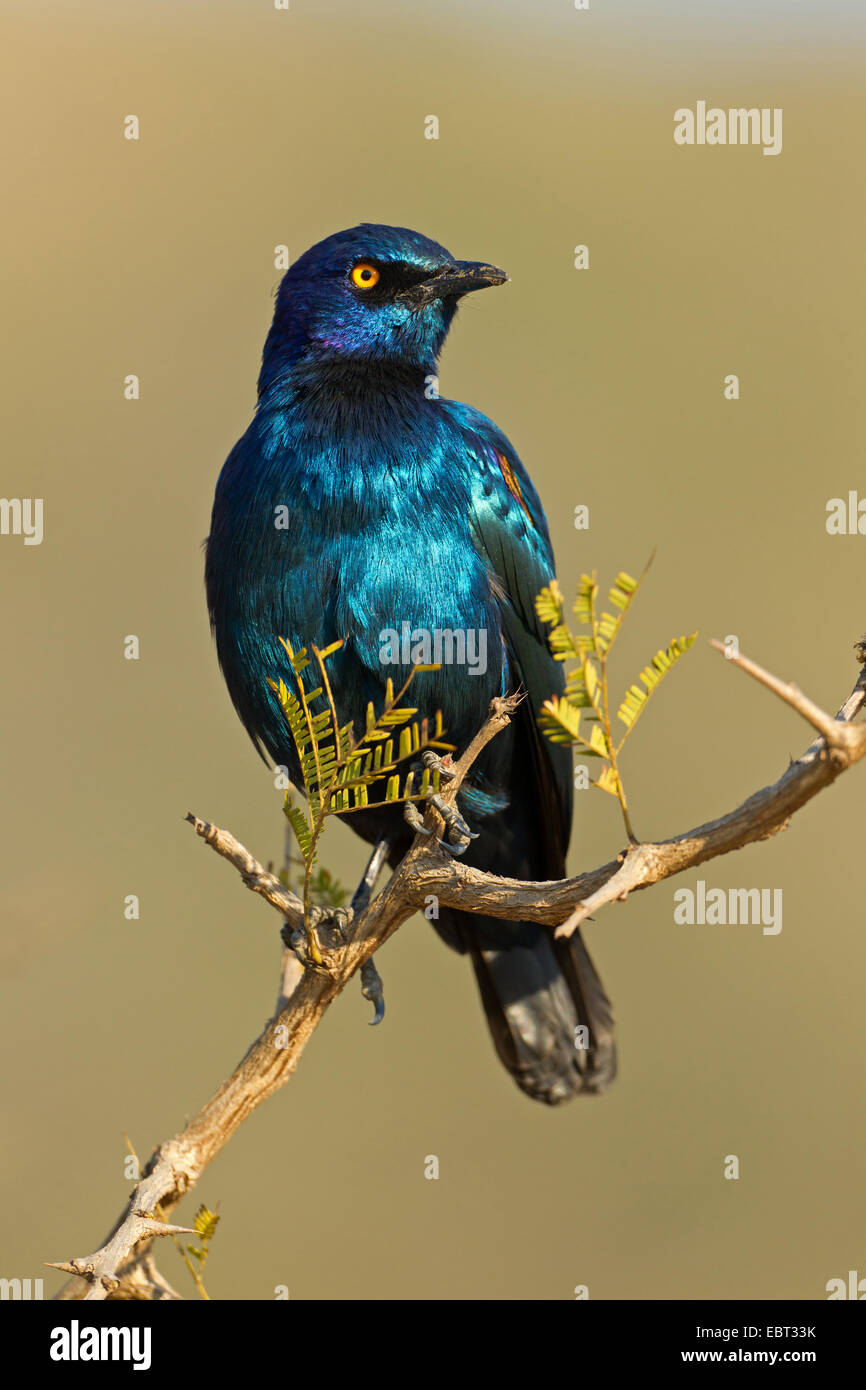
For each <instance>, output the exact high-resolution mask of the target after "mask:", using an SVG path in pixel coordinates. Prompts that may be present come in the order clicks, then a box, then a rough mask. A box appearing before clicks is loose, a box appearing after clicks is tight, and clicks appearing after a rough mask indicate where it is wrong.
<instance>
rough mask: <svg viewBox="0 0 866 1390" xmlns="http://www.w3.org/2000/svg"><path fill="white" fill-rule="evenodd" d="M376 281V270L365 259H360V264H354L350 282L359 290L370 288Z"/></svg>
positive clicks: (377, 276)
mask: <svg viewBox="0 0 866 1390" xmlns="http://www.w3.org/2000/svg"><path fill="white" fill-rule="evenodd" d="M378 281H379V272H378V270H377V269H376V267H375V266H374V265H370V264H369V262H367V261H361V263H360V265H356V266H355V267H354V269H353V270H352V284H353V285H355V287H356V288H357V289H359V290H371V289H372V288H373V286H374V285H375V284H378Z"/></svg>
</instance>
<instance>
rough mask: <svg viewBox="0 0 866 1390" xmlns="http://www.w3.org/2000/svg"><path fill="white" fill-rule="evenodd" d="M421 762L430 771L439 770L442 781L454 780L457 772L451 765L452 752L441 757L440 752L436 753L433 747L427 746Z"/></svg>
mask: <svg viewBox="0 0 866 1390" xmlns="http://www.w3.org/2000/svg"><path fill="white" fill-rule="evenodd" d="M421 762H422V764H423V766H424V767H426V768H427V770H428V772H438V773H439V780H440V781H441V782H453V781H454V778H455V777H456V776H457V773H456V772H455V771H454V768H453V767H452V766H451V754H450V753H449V754H448V755H447V758H440V757H439V754H438V753H434V752H433V749H432V748H425V749H424V752H423V753H422V754H421Z"/></svg>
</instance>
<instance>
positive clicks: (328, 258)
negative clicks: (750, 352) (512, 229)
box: [259, 222, 508, 393]
mask: <svg viewBox="0 0 866 1390" xmlns="http://www.w3.org/2000/svg"><path fill="white" fill-rule="evenodd" d="M507 279H508V276H507V275H506V274H505V272H504V271H502V270H498V269H497V268H496V266H493V265H487V264H486V263H484V262H481V261H456V260H455V259H454V257H453V256H452V255H451V254H450V252H448V251H446V250H445V247H444V246H440V245H439V243H438V242H435V241H431V240H430V239H429V237H425V236H421V234H420V233H419V232H412V231H409V230H408V229H407V228H405V227H385V226H376V225H374V224H372V223H367V222H365V223H362V224H361V225H360V226H359V227H352V228H350V229H349V230H348V231H345V232H336V233H335V234H334V236H329V237H326V239H325V240H324V241H320V242H318V243H317V244H316V245H315V246H312V247H311V248H310V250H309V251H306V252H305V253H304V254H303V256H300V257H299V258H298V260H297V261H295V263H294V265H293V266H292V267H291V269H290V270H289V271H288V272H287V273H286V275H285V276H284V278H283V281H282V284H281V285H280V288H279V292H278V294H277V303H276V309H275V311H274V321H273V324H272V326H271V331H270V333H269V335H268V339H267V342H266V343H265V350H264V355H263V358H262V371H261V376H260V377H259V392H260V393H261V392H263V391H264V390H265V389H266V388H267V387H268V386H269V385H270V383H271V382H272V381H274V380H275V379H276V378H278V377H279V376H281V375H282V374H283V373H284V372H285V371H287V370H289V369H290V368H291V367H292V366H293V365H294V364H295V363H297V362H300V361H310V362H313V363H315V362H317V361H322V362H326V361H329V360H345V359H353V358H355V359H361V360H363V361H367V362H369V361H371V360H379V361H390V362H394V363H397V364H400V365H404V366H410V367H415V366H417V367H421V368H428V367H430V366H432V365H433V364H435V361H436V358H437V356H438V353H439V351H440V349H441V347H442V343H443V341H444V339H445V335H446V333H447V332H448V327H449V324H450V323H451V320H452V318H453V317H454V311H455V310H456V308H457V303H458V300H459V299H460V298H461V296H462V295H464V294H468V293H469V291H470V290H478V289H483V288H484V287H485V286H486V285H501V284H503V283H504V281H506V280H507Z"/></svg>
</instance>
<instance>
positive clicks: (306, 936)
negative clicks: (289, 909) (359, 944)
mask: <svg viewBox="0 0 866 1390" xmlns="http://www.w3.org/2000/svg"><path fill="white" fill-rule="evenodd" d="M353 917H354V913H353V912H352V909H351V908H350V907H336V908H321V907H314V908H311V909H310V915H309V920H308V922H307V925H306V926H302V927H292V926H291V924H290V923H289V922H284V923H283V926H282V929H281V931H280V938H281V940H282V942H283V945H284V946H288V948H289V950H290V951H293V952H294V954H295V955H296V956H297V958H298V960H299V961H300V963H301V965H302V966H303V967H304V969H305V970H322V969H323V968H324V961H323V959H322V949H324V950H325V951H333V950H336V949H337V948H338V947H339V946H343V945H345V943H346V941H348V939H349V935H350V931H349V929H350V927H351V925H352V919H353Z"/></svg>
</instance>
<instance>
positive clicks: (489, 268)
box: [400, 261, 508, 309]
mask: <svg viewBox="0 0 866 1390" xmlns="http://www.w3.org/2000/svg"><path fill="white" fill-rule="evenodd" d="M507 279H508V276H507V275H506V274H505V271H504V270H500V269H499V268H498V267H497V266H495V265H486V264H485V263H484V261H452V262H451V263H450V265H443V266H442V268H441V270H437V271H436V272H435V274H433V275H430V276H428V278H427V279H426V280H422V281H421V283H420V284H418V285H413V286H412V288H411V289H409V290H406V291H405V292H404V294H402V295H401V296H400V298H401V299H409V300H411V302H412V303H413V304H414V305H416V306H417V307H418V308H419V309H420V308H423V307H424V305H425V304H431V303H432V302H433V300H434V299H448V298H451V297H453V298H457V297H458V296H459V295H461V294H468V293H469V291H470V290H483V289H485V288H486V287H487V286H488V285H504V284H505V281H506V280H507Z"/></svg>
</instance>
